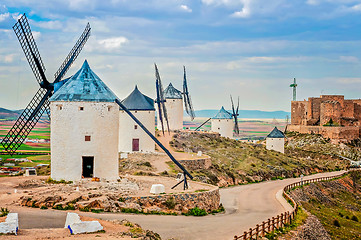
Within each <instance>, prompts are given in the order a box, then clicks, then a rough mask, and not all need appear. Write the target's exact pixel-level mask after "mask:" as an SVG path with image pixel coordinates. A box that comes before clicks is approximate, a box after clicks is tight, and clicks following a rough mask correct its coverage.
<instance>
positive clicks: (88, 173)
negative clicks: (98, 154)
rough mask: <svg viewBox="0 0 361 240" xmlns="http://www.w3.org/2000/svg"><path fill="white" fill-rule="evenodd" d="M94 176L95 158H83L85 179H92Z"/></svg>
mask: <svg viewBox="0 0 361 240" xmlns="http://www.w3.org/2000/svg"><path fill="white" fill-rule="evenodd" d="M93 174H94V157H83V177H85V178H91V177H93Z"/></svg>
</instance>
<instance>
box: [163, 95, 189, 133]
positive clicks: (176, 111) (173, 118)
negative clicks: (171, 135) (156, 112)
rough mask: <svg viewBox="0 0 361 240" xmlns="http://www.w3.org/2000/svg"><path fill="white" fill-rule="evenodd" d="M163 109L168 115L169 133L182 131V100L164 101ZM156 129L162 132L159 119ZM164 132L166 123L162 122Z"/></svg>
mask: <svg viewBox="0 0 361 240" xmlns="http://www.w3.org/2000/svg"><path fill="white" fill-rule="evenodd" d="M165 107H166V109H167V114H168V122H169V129H170V130H171V131H174V130H183V99H166V102H165ZM157 128H158V129H159V130H162V125H161V122H160V121H159V119H158V123H157ZM164 130H167V123H166V121H164Z"/></svg>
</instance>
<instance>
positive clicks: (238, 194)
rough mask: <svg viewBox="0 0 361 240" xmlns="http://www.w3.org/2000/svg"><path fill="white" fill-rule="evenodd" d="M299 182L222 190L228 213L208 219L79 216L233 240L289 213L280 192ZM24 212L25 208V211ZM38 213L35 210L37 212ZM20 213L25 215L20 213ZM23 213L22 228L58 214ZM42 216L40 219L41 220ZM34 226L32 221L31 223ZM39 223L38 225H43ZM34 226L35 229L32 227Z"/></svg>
mask: <svg viewBox="0 0 361 240" xmlns="http://www.w3.org/2000/svg"><path fill="white" fill-rule="evenodd" d="M339 173H342V171H341V172H332V173H321V174H316V175H312V176H306V177H305V179H309V178H316V177H324V176H332V175H337V174H339ZM296 181H300V179H299V178H293V179H284V180H276V181H269V182H263V183H258V184H249V185H243V186H236V187H231V188H224V189H220V194H221V202H222V203H223V206H224V207H225V209H226V212H225V213H223V214H216V215H208V216H205V217H191V216H188V217H186V216H158V215H146V216H145V215H136V214H114V213H103V214H94V213H80V214H81V215H84V216H91V217H95V218H102V219H120V220H121V219H128V220H130V221H133V222H136V223H138V224H140V225H141V226H142V227H143V228H145V229H151V230H153V231H155V232H157V233H159V234H160V235H161V237H162V238H163V239H169V238H171V237H174V238H176V239H187V240H188V239H202V240H204V239H210V240H213V239H214V240H220V239H232V238H233V236H234V235H235V234H237V235H239V234H241V233H242V232H243V231H245V230H247V229H249V228H250V227H254V226H255V225H256V224H258V223H260V222H262V221H264V220H266V219H267V218H269V217H272V216H276V215H277V214H280V213H282V212H284V211H285V210H290V209H291V206H290V205H288V204H287V202H286V201H285V200H284V199H283V198H281V197H280V190H281V189H282V188H283V187H284V186H286V185H287V184H290V183H292V182H296ZM22 209H24V208H22ZM34 210H35V209H34ZM19 211H22V210H21V209H19ZM24 211H25V212H24V213H23V214H22V213H21V212H20V217H19V218H20V224H21V225H20V227H21V226H23V227H28V226H29V225H28V224H31V223H27V221H29V220H30V219H33V220H34V219H36V218H37V219H39V218H40V217H46V218H45V219H49V218H51V217H52V216H54V214H57V213H56V212H55V210H42V211H39V210H37V212H38V213H39V216H35V215H36V212H35V211H32V214H33V215H32V217H31V218H29V217H28V218H27V219H28V220H26V221H25V220H24V219H23V220H21V218H22V217H24V216H25V215H26V214H27V213H26V212H28V211H27V210H24ZM62 213H63V212H62ZM40 214H41V216H40ZM30 222H31V221H30ZM40 223H41V221H40V222H38V224H40ZM32 226H33V225H32Z"/></svg>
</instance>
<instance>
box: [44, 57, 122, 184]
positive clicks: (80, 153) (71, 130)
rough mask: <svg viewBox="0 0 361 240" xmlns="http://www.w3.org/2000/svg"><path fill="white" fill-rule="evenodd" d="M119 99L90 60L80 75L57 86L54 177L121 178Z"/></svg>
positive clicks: (52, 126)
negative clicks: (89, 63) (93, 69)
mask: <svg viewBox="0 0 361 240" xmlns="http://www.w3.org/2000/svg"><path fill="white" fill-rule="evenodd" d="M116 98H117V97H116V95H115V94H114V93H113V92H112V91H111V90H110V89H109V88H108V87H107V86H106V85H105V84H104V82H103V81H102V80H101V79H100V78H99V77H98V76H97V75H96V74H95V73H94V72H93V71H92V70H91V69H90V67H89V65H88V62H87V61H86V60H85V62H84V64H83V66H82V67H81V69H80V70H79V71H78V72H77V73H76V74H74V75H73V76H72V77H70V78H68V79H65V80H63V81H61V82H59V83H58V84H56V85H55V86H54V94H53V96H52V97H51V98H50V113H51V122H50V131H51V145H50V147H51V178H53V179H55V180H61V179H64V180H66V181H77V180H81V179H82V178H91V177H99V178H100V179H106V180H116V179H117V178H118V176H119V172H118V171H119V170H118V169H119V167H118V166H119V163H118V141H119V107H118V105H117V104H116V103H115V99H116Z"/></svg>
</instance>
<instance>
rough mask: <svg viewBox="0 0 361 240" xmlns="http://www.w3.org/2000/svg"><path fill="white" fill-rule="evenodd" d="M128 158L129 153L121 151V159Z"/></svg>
mask: <svg viewBox="0 0 361 240" xmlns="http://www.w3.org/2000/svg"><path fill="white" fill-rule="evenodd" d="M127 158H128V153H121V154H120V159H127Z"/></svg>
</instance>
